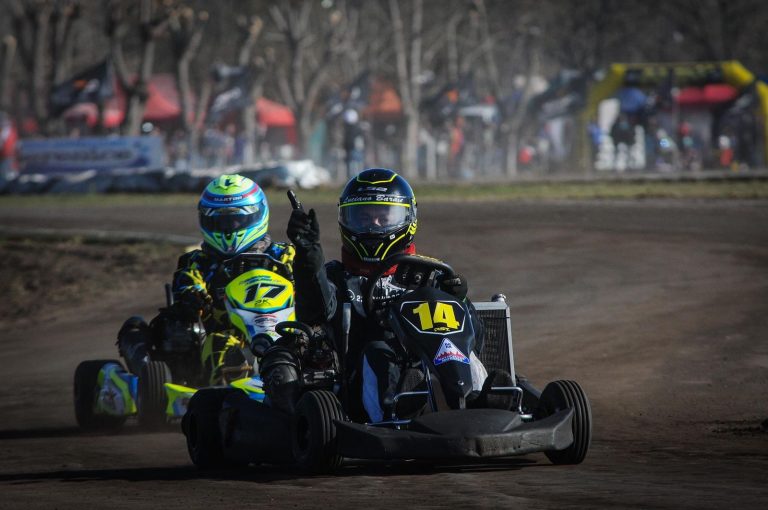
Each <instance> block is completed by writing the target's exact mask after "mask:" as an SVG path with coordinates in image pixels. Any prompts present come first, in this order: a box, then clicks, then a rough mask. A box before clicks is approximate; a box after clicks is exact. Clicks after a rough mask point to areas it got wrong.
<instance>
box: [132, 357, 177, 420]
mask: <svg viewBox="0 0 768 510" xmlns="http://www.w3.org/2000/svg"><path fill="white" fill-rule="evenodd" d="M167 382H171V370H170V369H169V368H168V365H166V364H165V362H163V361H149V362H147V363H145V364H144V365H142V367H141V373H140V374H139V388H138V399H137V400H138V402H137V408H138V417H139V425H141V426H142V427H145V428H150V429H151V428H158V427H161V426H162V425H165V424H166V423H167V421H168V418H167V417H166V414H165V409H166V407H167V406H168V394H167V393H166V391H165V383H167Z"/></svg>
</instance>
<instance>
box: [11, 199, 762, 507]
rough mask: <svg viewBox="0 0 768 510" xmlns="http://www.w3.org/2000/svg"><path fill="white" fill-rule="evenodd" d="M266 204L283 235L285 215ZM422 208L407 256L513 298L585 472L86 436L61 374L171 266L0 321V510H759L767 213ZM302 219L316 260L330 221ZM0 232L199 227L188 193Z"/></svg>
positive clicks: (524, 345)
mask: <svg viewBox="0 0 768 510" xmlns="http://www.w3.org/2000/svg"><path fill="white" fill-rule="evenodd" d="M307 205H311V204H307ZM272 209H273V211H272V224H273V226H274V227H275V228H273V231H274V232H276V235H277V236H278V237H283V232H284V225H285V221H286V214H287V207H285V205H284V204H273V208H272ZM419 213H420V222H419V223H420V226H419V233H418V235H417V244H418V247H419V251H421V252H422V253H426V254H431V255H435V256H439V257H443V258H445V259H446V260H447V261H448V262H450V263H451V264H452V265H453V266H454V267H455V268H456V269H457V270H458V271H460V272H462V273H464V274H466V275H467V277H468V278H469V281H470V286H471V291H470V296H471V297H472V298H474V299H476V300H479V299H487V298H488V297H489V296H490V295H491V294H493V293H495V292H498V291H501V292H504V293H505V294H506V295H507V296H508V298H509V301H510V303H511V307H512V316H513V322H514V338H515V345H516V352H515V357H516V361H517V368H518V370H519V371H520V372H521V373H524V374H526V375H527V376H528V377H529V378H530V379H531V380H532V381H533V382H534V383H535V384H537V385H538V386H539V387H543V386H544V384H546V382H547V381H549V380H552V379H574V380H577V381H579V382H580V383H581V384H582V386H583V387H584V388H585V390H586V391H587V394H588V395H589V397H590V399H591V401H592V406H593V412H594V422H595V429H594V441H593V446H592V449H591V450H590V453H589V455H588V456H587V459H586V461H585V462H584V463H583V464H582V465H579V466H570V467H555V466H552V465H550V464H549V463H548V462H547V460H546V458H545V457H544V456H543V455H541V454H537V455H529V456H526V457H523V458H520V459H515V460H512V461H509V460H505V461H493V462H488V463H484V464H469V465H448V466H430V465H426V464H417V463H400V464H394V465H391V466H384V465H377V464H349V465H348V466H347V467H346V468H344V469H343V470H342V471H341V473H339V476H335V477H314V478H307V477H304V476H300V475H297V474H295V473H291V472H286V471H275V470H274V469H271V468H249V469H246V470H244V471H240V472H234V473H231V472H215V473H207V474H200V473H198V472H196V471H195V469H194V468H193V467H192V466H191V464H190V462H189V460H188V457H187V454H186V451H185V447H184V441H183V437H182V436H181V435H180V434H176V433H163V434H142V433H138V432H136V431H130V430H129V431H128V432H126V433H124V434H122V435H119V436H88V435H81V434H80V433H79V432H78V431H77V430H76V428H75V424H74V416H73V411H72V406H71V378H72V374H73V372H74V368H75V366H76V365H77V363H78V362H79V361H81V360H83V359H87V358H102V357H108V358H113V357H115V356H116V349H115V347H114V345H113V343H114V338H115V333H116V331H117V328H118V327H119V325H120V323H121V322H122V320H123V319H124V318H126V317H127V316H129V315H132V314H135V313H137V312H139V313H142V314H144V315H145V316H151V315H152V313H153V311H154V309H155V308H157V307H158V306H160V305H161V303H162V300H163V294H162V283H163V280H160V281H158V279H157V274H168V275H170V272H171V271H172V269H173V267H174V265H175V261H174V260H168V262H167V267H160V268H157V270H156V271H153V272H143V271H138V270H136V269H135V268H134V269H132V272H133V277H134V278H135V281H136V284H134V285H129V286H124V287H122V288H113V287H105V288H103V290H102V292H101V293H98V294H94V295H93V296H92V297H89V298H83V300H79V301H78V300H75V301H73V302H69V303H68V302H64V303H57V304H55V305H51V306H42V307H41V308H40V309H39V310H37V311H32V312H31V314H30V316H29V317H28V318H26V319H22V320H6V321H4V322H5V323H4V324H2V323H0V326H2V335H1V336H2V340H0V366H2V367H3V370H2V372H1V375H0V508H6V507H8V508H17V507H18V508H53V507H58V508H75V507H83V506H86V505H91V506H94V507H96V508H103V507H106V506H109V507H111V508H136V507H152V508H160V507H162V508H180V507H184V508H195V507H205V506H208V507H210V506H211V505H216V506H217V507H220V508H223V507H228V508H233V507H235V506H242V505H243V504H250V503H253V505H252V506H257V505H258V506H262V505H269V506H272V507H277V508H280V507H298V508H359V507H361V506H363V505H365V506H368V507H384V506H391V507H393V508H398V507H407V506H406V505H408V506H412V507H420V508H422V507H434V508H443V507H446V506H448V505H450V506H453V507H455V508H460V507H466V508H474V507H487V508H500V507H507V508H513V507H515V506H519V507H520V508H561V507H568V508H574V507H576V508H638V507H642V508H696V509H698V508H765V504H766V501H768V483H767V482H768V475H767V473H768V432H764V431H762V430H761V428H760V423H761V422H762V420H764V419H766V418H768V402H766V398H765V396H766V393H767V392H766V388H768V341H767V340H768V338H767V337H768V314H766V304H768V203H766V202H749V203H748V202H675V201H651V202H591V203H498V202H494V203H491V202H487V203H461V204H459V203H450V204H449V203H438V202H426V203H422V204H421V207H420V211H419ZM319 216H320V221H321V226H322V227H323V229H324V230H323V237H324V243H325V246H326V247H327V250H326V252H327V254H330V255H332V256H333V255H335V254H336V253H337V250H338V241H337V238H338V234H337V231H336V228H335V226H334V225H335V214H334V212H333V207H331V206H322V207H320V208H319ZM0 225H3V226H24V227H26V228H29V227H33V226H39V227H46V228H100V229H117V230H129V231H146V232H169V233H174V234H188V235H191V236H194V235H195V232H196V226H195V218H194V200H193V199H190V207H189V209H187V210H183V209H179V208H175V209H172V208H160V209H157V210H153V211H146V210H143V211H141V210H139V209H134V208H132V207H130V206H118V207H113V208H108V207H106V206H105V207H94V208H91V209H90V210H86V209H74V208H66V209H61V210H56V209H53V208H51V209H39V210H33V209H29V210H27V209H24V210H9V209H8V208H5V207H2V202H0ZM29 256H30V257H33V256H34V253H31V254H29ZM83 263H87V259H86V260H84V261H83ZM0 285H2V284H0ZM48 291H49V292H55V289H48ZM4 292H5V291H4ZM4 292H3V294H4Z"/></svg>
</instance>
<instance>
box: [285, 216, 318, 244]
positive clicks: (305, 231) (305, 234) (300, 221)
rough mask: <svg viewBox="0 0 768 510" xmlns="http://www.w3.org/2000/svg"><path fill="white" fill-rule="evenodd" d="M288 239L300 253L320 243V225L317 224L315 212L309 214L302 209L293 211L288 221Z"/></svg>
mask: <svg viewBox="0 0 768 510" xmlns="http://www.w3.org/2000/svg"><path fill="white" fill-rule="evenodd" d="M286 234H287V235H288V239H290V240H291V242H293V244H294V245H296V248H298V249H299V250H301V251H305V252H306V251H308V250H310V249H311V248H312V247H314V245H317V244H319V242H320V225H319V224H318V223H317V217H316V216H315V210H314V209H310V210H309V213H307V212H305V211H303V210H302V209H294V210H293V212H291V218H290V219H289V220H288V230H287V231H286Z"/></svg>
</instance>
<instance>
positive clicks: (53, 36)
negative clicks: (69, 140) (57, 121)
mask: <svg viewBox="0 0 768 510" xmlns="http://www.w3.org/2000/svg"><path fill="white" fill-rule="evenodd" d="M9 7H10V10H11V15H12V18H13V19H12V25H13V30H14V35H15V36H14V39H15V41H16V43H17V45H16V49H17V50H18V55H19V60H20V62H21V64H22V65H23V66H24V69H25V71H26V74H27V77H28V79H29V81H30V83H31V87H30V89H31V98H30V101H31V106H32V111H33V113H34V115H35V119H36V120H37V122H38V125H39V126H40V130H41V131H42V132H43V133H47V132H48V121H49V117H50V116H49V111H48V94H49V92H50V90H51V87H52V85H53V83H55V82H58V81H61V80H62V79H64V77H65V76H66V75H67V74H68V73H69V72H70V68H69V62H70V56H71V52H70V50H71V47H70V44H71V38H72V26H73V24H74V23H75V22H76V21H77V19H78V18H79V16H80V2H78V1H77V0H63V1H56V0H34V1H28V2H22V1H21V0H11V1H10V2H9Z"/></svg>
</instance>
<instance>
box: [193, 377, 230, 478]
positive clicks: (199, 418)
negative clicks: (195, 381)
mask: <svg viewBox="0 0 768 510" xmlns="http://www.w3.org/2000/svg"><path fill="white" fill-rule="evenodd" d="M233 391H240V390H233V389H230V388H204V389H202V390H200V391H198V392H196V393H195V394H194V395H192V398H191V399H190V400H189V405H188V406H187V412H186V414H185V415H184V418H183V419H182V421H181V429H182V431H183V432H184V435H185V436H186V438H187V452H188V453H189V458H190V460H192V463H193V464H194V465H195V466H196V467H197V468H198V469H213V468H222V467H226V466H228V465H229V464H230V463H229V462H227V460H226V458H225V457H224V453H223V450H222V444H221V430H220V429H219V412H220V411H221V407H222V405H223V403H224V399H225V398H226V397H227V395H229V394H230V393H231V392H233Z"/></svg>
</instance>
